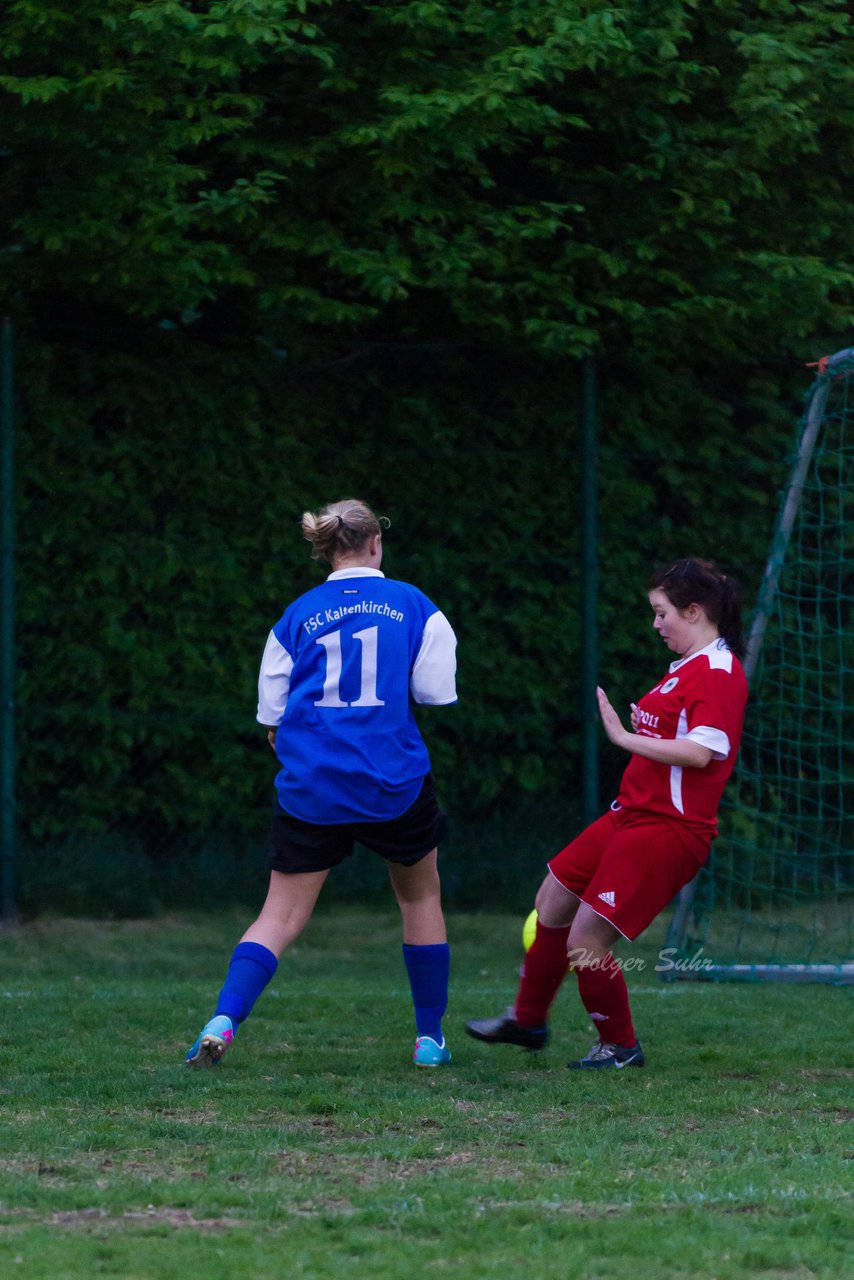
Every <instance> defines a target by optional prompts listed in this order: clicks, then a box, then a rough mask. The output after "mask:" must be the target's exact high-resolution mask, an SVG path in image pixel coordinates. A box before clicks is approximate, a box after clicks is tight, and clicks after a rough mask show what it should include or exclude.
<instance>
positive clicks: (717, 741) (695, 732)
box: [684, 724, 731, 760]
mask: <svg viewBox="0 0 854 1280" xmlns="http://www.w3.org/2000/svg"><path fill="white" fill-rule="evenodd" d="M684 741H687V742H698V743H699V744H700V746H701V747H707V748H708V749H709V751H711V753H712V759H714V760H726V758H727V756H728V755H729V753H730V750H731V747H730V741H729V738H728V737H727V736H726V734H725V733H724V731H723V729H713V728H712V727H711V726H710V725H707V724H698V725H697V727H696V729H692V730H691V732H690V733H688V734H686V735H685V739H684Z"/></svg>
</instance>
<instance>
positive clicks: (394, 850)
mask: <svg viewBox="0 0 854 1280" xmlns="http://www.w3.org/2000/svg"><path fill="white" fill-rule="evenodd" d="M447 830H448V819H447V817H446V816H445V814H444V813H442V811H441V809H440V808H439V805H438V802H437V800H436V793H435V791H434V788H433V777H432V774H429V773H428V774H427V776H426V778H425V779H424V782H423V784H422V787H421V792H420V794H419V795H418V798H417V799H416V800H415V801H414V802H413V803H412V804H411V805H410V806H409V808H408V809H407V810H406V811H405V812H404V813H402V814H401V815H400V817H399V818H390V819H389V820H388V821H387V822H344V823H335V824H334V825H329V826H322V825H318V824H317V823H314V822H303V821H302V819H301V818H295V817H294V816H293V815H292V814H290V813H286V812H285V810H284V809H283V808H282V807H281V805H280V804H278V803H277V804H276V805H275V806H274V814H273V829H272V831H271V833H270V846H269V848H268V850H267V861H268V863H269V865H270V870H271V871H282V872H284V873H285V874H286V875H294V874H296V873H297V872H301V871H328V870H329V868H330V867H336V866H337V865H338V863H339V862H343V861H344V859H345V858H347V857H349V855H350V854H351V853H352V852H353V844H354V843H355V842H356V841H358V843H359V844H363V845H366V846H367V848H368V849H372V850H373V851H374V853H378V854H380V855H381V857H383V858H385V859H386V861H387V862H397V863H400V865H401V866H404V867H414V866H415V863H416V862H420V861H421V859H422V858H423V857H425V856H426V855H427V854H428V853H429V852H430V851H431V849H435V848H436V846H437V844H438V843H439V841H440V840H443V839H444V838H445V835H446V833H447Z"/></svg>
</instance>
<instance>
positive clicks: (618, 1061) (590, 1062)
mask: <svg viewBox="0 0 854 1280" xmlns="http://www.w3.org/2000/svg"><path fill="white" fill-rule="evenodd" d="M643 1064H644V1056H643V1049H642V1048H641V1046H640V1040H638V1042H637V1044H634V1045H632V1047H631V1048H630V1049H628V1048H626V1047H625V1045H621V1044H606V1042H605V1041H604V1040H597V1041H596V1043H595V1044H594V1046H593V1048H592V1049H591V1050H590V1052H589V1053H588V1054H586V1055H585V1056H584V1057H583V1058H577V1059H576V1061H575V1062H568V1063H567V1064H566V1065H567V1066H568V1067H569V1069H570V1071H601V1070H602V1069H603V1068H605V1069H608V1068H611V1067H613V1068H616V1070H618V1071H619V1070H621V1069H622V1068H623V1067H642V1066H643Z"/></svg>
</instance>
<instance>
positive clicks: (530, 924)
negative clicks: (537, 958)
mask: <svg viewBox="0 0 854 1280" xmlns="http://www.w3.org/2000/svg"><path fill="white" fill-rule="evenodd" d="M536 936H537V911H536V908H534V910H533V911H532V912H531V914H530V915H529V916H528V918H527V920H526V921H525V923H524V925H523V926H522V946H523V947H524V948H525V950H526V951H530V949H531V947H532V946H533V945H534V939H535V938H536Z"/></svg>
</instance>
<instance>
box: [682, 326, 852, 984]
mask: <svg viewBox="0 0 854 1280" xmlns="http://www.w3.org/2000/svg"><path fill="white" fill-rule="evenodd" d="M818 367H819V374H818V377H817V378H816V380H815V382H814V384H813V386H812V388H811V390H810V392H809V394H808V397H807V409H806V412H805V414H804V417H803V419H802V420H801V423H800V426H799V432H798V441H797V447H796V451H795V456H794V458H793V462H792V468H791V473H790V478H789V483H788V485H787V488H786V491H785V493H784V495H783V500H782V504H781V509H780V515H779V518H778V523H777V528H776V531H775V534H774V538H773V542H772V546H771V551H770V554H769V558H768V563H767V566H766V570H765V576H764V579H763V582H762V586H761V588H760V591H759V596H758V600H757V603H756V608H755V610H754V613H753V615H752V622H751V628H750V638H749V642H748V653H747V658H746V661H745V669H746V671H747V674H748V679H749V682H750V698H749V702H748V710H747V716H746V720H745V730H744V737H743V740H742V748H741V754H740V758H739V763H738V765H737V767H736V772H735V773H734V775H733V778H732V779H731V781H730V783H729V786H728V789H727V793H726V795H725V799H724V805H723V807H722V810H721V817H720V836H719V837H718V839H717V840H716V841H715V844H714V846H713V851H712V855H711V857H710V859H709V862H708V864H707V866H706V867H705V868H704V870H703V872H702V873H701V874H700V876H699V877H698V879H697V880H696V881H695V882H694V884H693V885H691V886H689V887H688V888H687V889H686V890H683V892H682V895H681V897H680V899H679V902H678V904H677V908H676V911H675V914H674V917H673V922H672V925H671V930H670V937H669V939H668V941H669V943H670V945H672V946H675V947H676V948H677V949H678V951H679V952H680V953H681V956H682V958H683V962H684V968H682V970H681V972H679V973H674V974H673V976H683V977H686V976H687V977H699V978H703V977H705V978H724V979H733V978H746V979H776V980H781V981H829V982H837V983H846V982H849V983H850V982H854V717H852V713H851V708H850V696H851V693H852V683H854V682H852V675H854V348H849V349H848V350H845V351H840V352H838V353H837V354H836V355H834V356H830V357H826V358H825V359H824V360H822V361H821V362H820V363H819V366H818ZM689 958H690V963H687V961H688V960H689Z"/></svg>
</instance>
